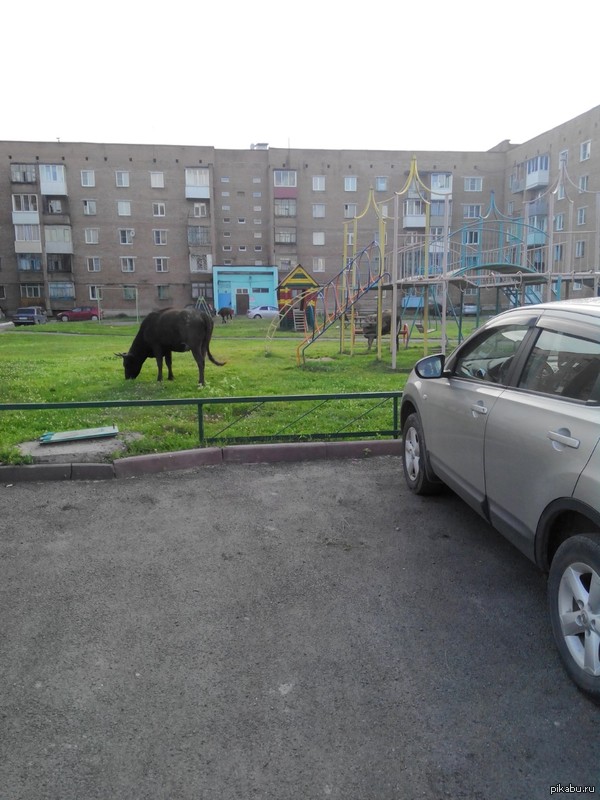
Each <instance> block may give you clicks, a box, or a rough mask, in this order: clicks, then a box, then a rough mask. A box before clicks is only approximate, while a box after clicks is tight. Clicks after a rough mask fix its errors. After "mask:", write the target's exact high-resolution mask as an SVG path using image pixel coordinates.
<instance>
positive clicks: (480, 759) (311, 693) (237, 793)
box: [0, 455, 600, 800]
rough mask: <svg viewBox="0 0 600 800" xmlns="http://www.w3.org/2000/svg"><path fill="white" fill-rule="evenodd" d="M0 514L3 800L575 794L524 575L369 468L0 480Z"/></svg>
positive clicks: (569, 735) (593, 727)
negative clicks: (114, 478)
mask: <svg viewBox="0 0 600 800" xmlns="http://www.w3.org/2000/svg"><path fill="white" fill-rule="evenodd" d="M0 509H1V519H2V533H1V535H0V564H1V565H2V566H1V570H2V572H1V575H2V584H1V586H2V614H1V615H0V638H1V641H2V648H1V650H0V670H1V672H0V675H1V681H0V694H1V707H2V730H1V731H0V748H1V754H0V755H1V757H0V797H1V798H3V800H92V799H94V800H95V799H96V798H98V799H102V800H247V799H249V798H261V800H318V799H319V798H325V799H327V798H333V799H334V800H416V799H417V798H425V799H426V800H441V799H443V798H452V799H453V800H457V799H459V798H463V799H464V798H466V799H468V800H471V799H472V800H537V799H538V798H549V797H552V796H555V795H556V796H559V795H560V794H563V796H564V793H565V792H564V790H565V787H569V786H571V787H586V786H588V787H591V786H593V787H595V788H596V790H597V791H600V736H599V735H598V728H599V726H598V722H599V713H600V711H599V709H598V708H597V707H596V706H594V705H593V704H592V703H591V702H590V701H588V700H587V699H586V698H585V697H584V696H583V695H581V694H580V693H579V692H578V691H577V689H576V688H575V687H574V686H573V685H572V684H571V683H570V681H569V680H568V678H567V677H566V675H565V674H564V672H563V670H562V668H561V666H560V663H559V661H558V657H557V654H556V652H555V649H554V645H553V643H552V639H551V633H550V626H549V622H548V616H547V611H546V598H545V578H544V576H543V575H541V574H540V573H539V572H538V571H537V569H536V568H535V567H534V566H533V565H532V564H530V563H529V562H528V561H527V560H526V559H525V558H524V557H522V556H521V555H520V554H519V553H518V552H517V551H516V550H514V548H512V546H511V545H510V544H508V543H507V542H506V541H505V540H504V539H502V538H501V537H500V536H499V535H498V534H496V533H495V532H494V531H493V530H492V529H491V528H489V527H488V526H487V525H486V524H485V523H484V522H482V521H481V520H480V519H479V518H478V517H477V516H476V515H475V514H474V513H472V512H471V510H470V509H468V508H467V507H466V506H465V505H464V504H463V503H462V502H461V501H460V500H458V499H457V498H456V497H455V496H454V495H452V494H451V493H446V494H443V495H441V496H440V497H434V498H418V497H414V496H412V495H410V494H409V493H408V492H407V490H406V489H405V488H404V485H403V481H402V478H401V469H400V462H399V459H398V458H397V457H395V456H391V455H382V456H379V457H373V458H346V459H343V460H341V459H331V458H321V459H317V460H309V461H304V462H297V463H294V462H288V463H261V464H256V463H255V464H245V463H232V462H229V463H225V462H223V461H221V462H220V463H217V464H215V465H212V466H210V465H208V466H197V467H194V468H191V469H179V470H176V471H166V472H158V473H156V474H147V475H137V476H133V477H123V479H122V480H109V481H107V480H84V479H81V480H77V481H74V480H70V481H69V480H67V481H51V482H48V481H45V480H39V481H38V480H27V481H20V482H16V483H12V484H10V483H6V482H4V480H3V481H2V483H1V484H0ZM557 787H562V792H561V791H560V789H558V788H557ZM570 796H572V797H577V796H578V794H575V793H573V792H571V793H570Z"/></svg>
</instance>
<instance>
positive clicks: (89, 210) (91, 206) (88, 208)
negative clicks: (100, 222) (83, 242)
mask: <svg viewBox="0 0 600 800" xmlns="http://www.w3.org/2000/svg"><path fill="white" fill-rule="evenodd" d="M96 213H97V206H96V201H95V200H83V215H84V216H85V217H95V216H96Z"/></svg>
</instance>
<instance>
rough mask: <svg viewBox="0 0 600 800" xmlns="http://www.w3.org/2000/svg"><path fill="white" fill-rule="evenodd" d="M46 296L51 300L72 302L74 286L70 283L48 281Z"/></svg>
mask: <svg viewBox="0 0 600 800" xmlns="http://www.w3.org/2000/svg"><path fill="white" fill-rule="evenodd" d="M48 296H49V297H50V298H51V299H53V300H74V299H75V284H73V283H71V282H70V281H50V283H49V284H48Z"/></svg>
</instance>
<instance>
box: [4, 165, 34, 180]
mask: <svg viewBox="0 0 600 800" xmlns="http://www.w3.org/2000/svg"><path fill="white" fill-rule="evenodd" d="M10 180H11V182H12V183H35V181H36V172H35V165H34V164H11V165H10Z"/></svg>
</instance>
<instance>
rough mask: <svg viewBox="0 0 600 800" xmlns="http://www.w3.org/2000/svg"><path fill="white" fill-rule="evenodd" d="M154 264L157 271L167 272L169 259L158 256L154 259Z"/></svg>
mask: <svg viewBox="0 0 600 800" xmlns="http://www.w3.org/2000/svg"><path fill="white" fill-rule="evenodd" d="M154 266H155V268H156V271H157V272H168V271H169V259H168V258H163V257H162V256H159V257H158V258H155V259H154Z"/></svg>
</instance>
